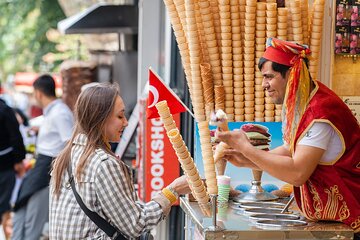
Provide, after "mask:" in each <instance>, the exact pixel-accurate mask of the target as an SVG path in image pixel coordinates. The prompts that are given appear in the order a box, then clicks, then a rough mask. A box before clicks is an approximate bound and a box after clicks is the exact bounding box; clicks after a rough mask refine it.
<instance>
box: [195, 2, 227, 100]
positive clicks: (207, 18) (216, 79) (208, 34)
mask: <svg viewBox="0 0 360 240" xmlns="http://www.w3.org/2000/svg"><path fill="white" fill-rule="evenodd" d="M198 4H199V8H200V13H201V19H202V23H203V28H204V33H205V36H204V37H205V43H206V47H207V50H208V53H209V63H210V66H211V71H210V73H212V78H213V84H214V85H222V74H221V61H220V55H219V48H218V41H217V34H216V28H215V26H214V25H215V23H216V22H217V21H216V20H215V16H216V14H213V13H212V8H211V6H210V3H209V2H208V0H199V2H198ZM217 16H219V13H218V14H217ZM218 22H219V23H220V20H218ZM219 27H220V25H219ZM219 34H220V33H219ZM203 64H207V63H206V62H204V63H203ZM212 94H214V92H212ZM204 95H205V90H204ZM205 102H206V96H205Z"/></svg>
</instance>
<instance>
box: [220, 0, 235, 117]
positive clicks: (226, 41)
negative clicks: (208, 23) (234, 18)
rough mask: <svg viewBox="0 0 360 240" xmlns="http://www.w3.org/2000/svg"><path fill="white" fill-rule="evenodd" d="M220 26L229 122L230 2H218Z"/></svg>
mask: <svg viewBox="0 0 360 240" xmlns="http://www.w3.org/2000/svg"><path fill="white" fill-rule="evenodd" d="M219 11H220V24H221V66H222V78H223V85H224V90H225V112H226V113H227V114H228V115H229V119H230V121H233V120H234V94H233V71H232V55H233V52H232V40H231V39H232V34H231V31H232V29H231V12H230V0H220V1H219Z"/></svg>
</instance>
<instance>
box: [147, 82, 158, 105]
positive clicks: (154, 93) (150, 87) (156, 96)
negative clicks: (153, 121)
mask: <svg viewBox="0 0 360 240" xmlns="http://www.w3.org/2000/svg"><path fill="white" fill-rule="evenodd" d="M149 92H151V93H152V94H153V96H154V100H153V102H152V103H151V104H150V105H149V106H148V108H152V107H153V106H155V104H157V102H158V101H159V92H158V90H157V89H156V88H155V87H154V86H151V85H150V86H149Z"/></svg>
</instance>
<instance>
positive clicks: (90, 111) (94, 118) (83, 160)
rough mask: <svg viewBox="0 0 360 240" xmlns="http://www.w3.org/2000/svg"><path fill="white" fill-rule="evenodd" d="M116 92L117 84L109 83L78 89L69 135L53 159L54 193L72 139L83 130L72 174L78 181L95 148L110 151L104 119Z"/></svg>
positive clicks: (58, 183)
mask: <svg viewBox="0 0 360 240" xmlns="http://www.w3.org/2000/svg"><path fill="white" fill-rule="evenodd" d="M117 96H119V88H118V86H116V85H111V84H98V85H96V86H93V87H89V88H86V89H85V90H84V91H83V92H81V93H80V95H79V97H78V99H77V101H76V104H75V110H74V115H75V128H74V132H73V134H72V136H71V139H70V140H69V142H68V143H67V144H66V146H65V148H64V149H63V151H62V152H61V153H60V154H59V156H58V157H57V158H56V159H55V161H54V162H53V167H52V183H51V184H52V185H53V187H54V193H55V194H56V195H59V193H60V188H61V181H62V177H63V175H64V172H65V171H66V169H67V167H68V166H69V164H71V149H72V146H73V141H74V139H75V138H76V137H77V136H78V135H79V134H85V135H86V137H87V143H86V146H85V149H84V152H83V153H82V155H81V157H80V161H79V163H78V165H77V167H76V171H75V177H76V179H77V180H78V181H79V180H80V179H81V174H82V171H83V169H84V168H85V166H86V164H87V159H88V158H89V156H90V155H91V154H92V153H93V152H94V151H95V150H96V148H102V149H104V150H105V151H106V152H108V153H109V154H112V152H111V150H110V146H109V143H108V142H107V140H106V139H105V135H104V132H105V131H104V128H105V122H106V120H107V119H108V117H109V116H110V114H111V113H112V111H113V109H114V105H115V100H116V98H117Z"/></svg>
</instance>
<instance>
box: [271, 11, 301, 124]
mask: <svg viewBox="0 0 360 240" xmlns="http://www.w3.org/2000/svg"><path fill="white" fill-rule="evenodd" d="M288 14H289V13H288V9H287V8H278V16H277V38H279V39H281V40H285V41H286V40H287V36H288V34H287V31H288V22H287V21H288ZM306 26H307V25H306ZM281 109H282V105H281V104H277V105H275V122H281Z"/></svg>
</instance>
